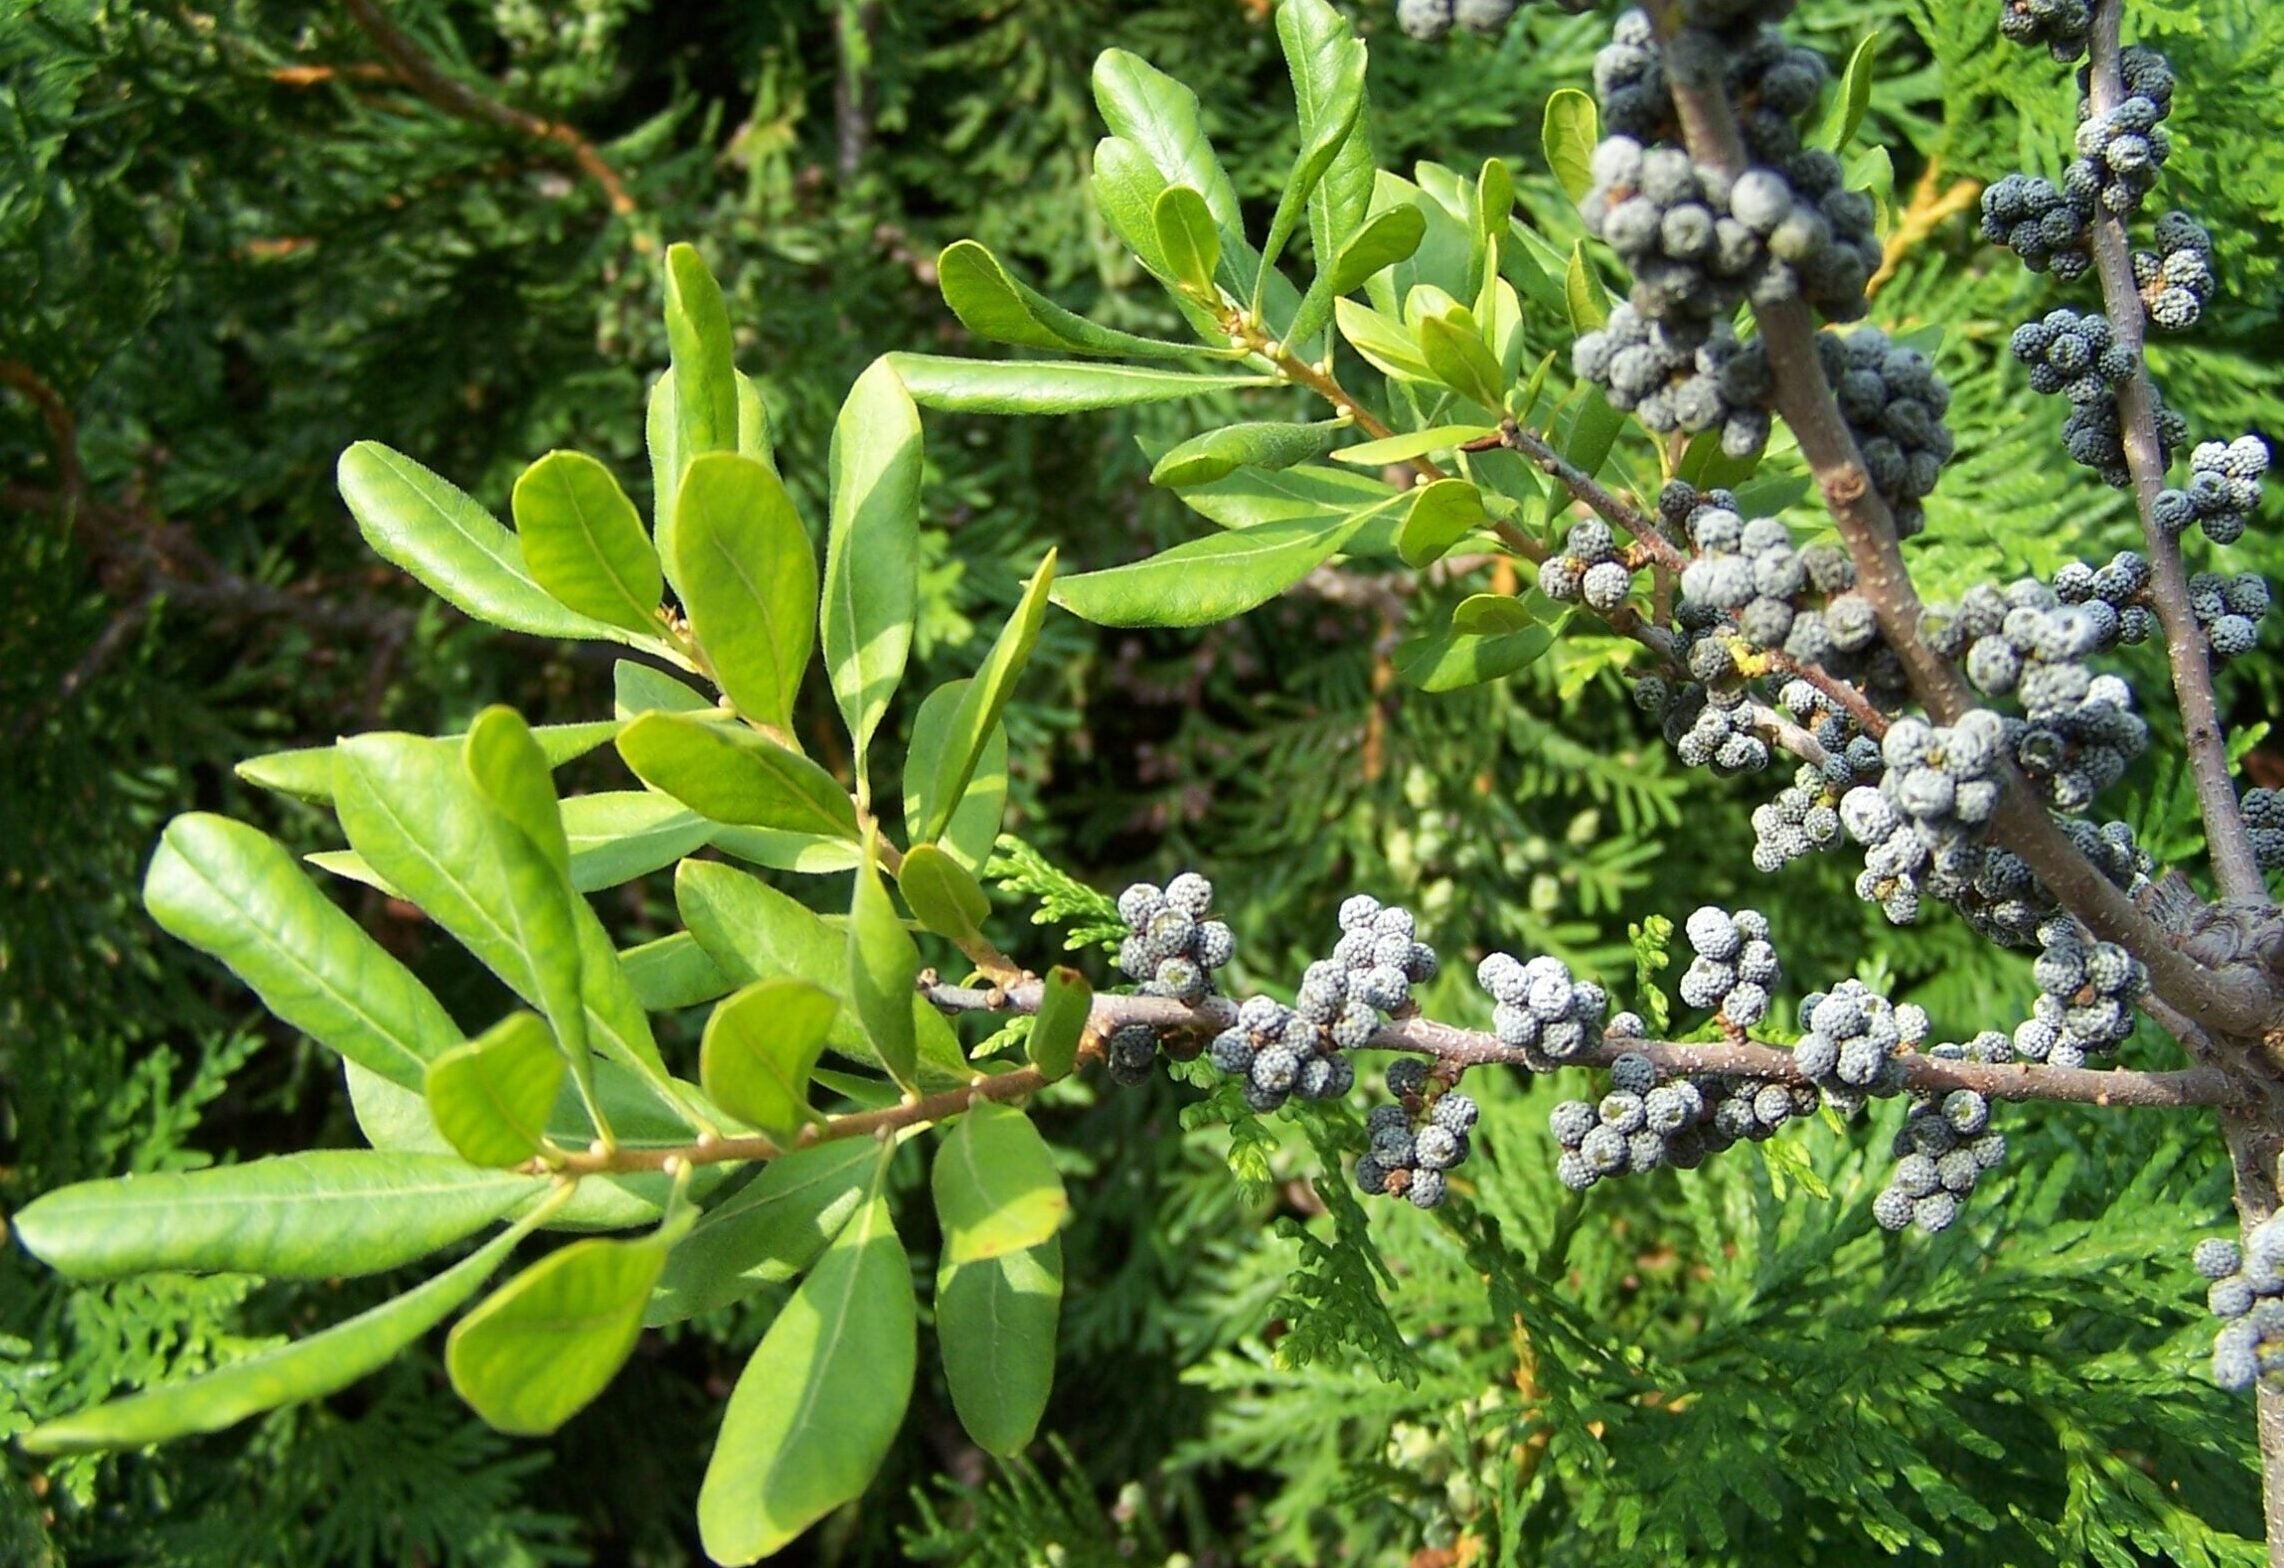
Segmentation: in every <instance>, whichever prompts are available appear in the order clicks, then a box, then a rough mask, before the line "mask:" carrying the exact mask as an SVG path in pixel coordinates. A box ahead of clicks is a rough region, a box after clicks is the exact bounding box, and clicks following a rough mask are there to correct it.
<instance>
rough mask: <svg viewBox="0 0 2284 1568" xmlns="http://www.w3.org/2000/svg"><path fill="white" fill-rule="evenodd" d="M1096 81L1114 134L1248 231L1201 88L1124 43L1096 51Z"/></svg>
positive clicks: (1099, 103) (1223, 219)
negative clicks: (1202, 110)
mask: <svg viewBox="0 0 2284 1568" xmlns="http://www.w3.org/2000/svg"><path fill="white" fill-rule="evenodd" d="M1093 85H1094V101H1095V107H1096V108H1097V109H1098V110H1100V111H1101V114H1102V118H1103V122H1104V123H1105V124H1107V125H1108V126H1109V127H1110V130H1111V134H1112V135H1114V136H1120V137H1124V138H1125V139H1126V140H1127V141H1129V142H1131V143H1133V145H1134V146H1135V147H1137V148H1138V149H1140V150H1141V152H1142V153H1143V155H1144V156H1146V157H1147V158H1148V159H1149V160H1150V162H1151V163H1152V164H1154V165H1155V166H1156V167H1157V170H1158V172H1159V174H1160V175H1162V176H1163V177H1164V178H1165V179H1166V181H1167V182H1168V183H1170V184H1177V185H1182V184H1186V185H1188V186H1189V187H1190V188H1191V189H1193V190H1195V191H1197V192H1198V193H1199V194H1200V195H1202V196H1203V197H1204V198H1205V205H1206V208H1207V210H1208V211H1209V212H1211V213H1212V215H1213V221H1214V222H1215V223H1216V224H1218V225H1219V226H1220V227H1222V228H1225V229H1231V230H1236V231H1239V232H1242V231H1243V229H1244V224H1245V218H1244V214H1243V213H1242V212H1241V211H1240V210H1239V208H1238V205H1237V187H1236V186H1235V185H1234V184H1232V183H1231V182H1230V178H1229V174H1228V171H1226V170H1225V169H1223V168H1222V166H1221V160H1220V159H1219V158H1218V157H1216V156H1215V154H1214V150H1213V144H1212V143H1210V142H1208V141H1207V140H1206V135H1205V126H1204V123H1203V121H1202V120H1201V119H1200V118H1199V115H1198V100H1197V94H1195V93H1193V92H1191V91H1190V90H1189V89H1188V88H1187V87H1184V86H1183V85H1182V84H1181V83H1180V82H1177V81H1175V80H1174V79H1173V78H1172V77H1171V76H1168V75H1167V74H1166V73H1165V72H1163V71H1161V70H1159V69H1158V68H1157V67H1156V66H1154V65H1151V64H1150V63H1149V62H1148V61H1147V60H1144V59H1143V58H1142V57H1141V56H1139V55H1135V54H1130V53H1128V52H1127V51H1126V50H1124V49H1105V50H1104V51H1103V52H1102V53H1101V54H1100V55H1098V56H1096V58H1095V62H1094V77H1093Z"/></svg>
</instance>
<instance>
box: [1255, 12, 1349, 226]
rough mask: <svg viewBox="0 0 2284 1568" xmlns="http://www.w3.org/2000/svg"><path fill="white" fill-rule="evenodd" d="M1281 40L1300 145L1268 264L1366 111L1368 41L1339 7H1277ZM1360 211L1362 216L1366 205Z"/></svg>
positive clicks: (1273, 222)
mask: <svg viewBox="0 0 2284 1568" xmlns="http://www.w3.org/2000/svg"><path fill="white" fill-rule="evenodd" d="M1277 40H1278V42H1279V43H1280V44H1281V45H1282V46H1283V48H1284V51H1285V62H1286V65H1287V67H1288V68H1289V69H1290V71H1291V72H1292V78H1293V95H1294V98H1295V107H1296V108H1297V109H1298V110H1299V111H1300V122H1301V147H1300V151H1299V152H1298V153H1296V154H1295V155H1294V157H1293V167H1292V172H1291V173H1289V174H1287V175H1286V176H1285V184H1284V188H1283V190H1281V191H1280V192H1279V193H1278V196H1277V210H1276V212H1275V213H1274V214H1273V215H1272V216H1271V218H1270V220H1269V235H1268V238H1267V239H1265V240H1264V241H1262V244H1261V264H1262V266H1264V267H1267V266H1272V265H1274V264H1275V262H1276V259H1277V257H1278V255H1279V254H1281V253H1282V252H1283V250H1284V248H1285V241H1286V240H1287V239H1289V238H1290V237H1291V235H1292V233H1293V230H1294V229H1296V228H1297V227H1299V225H1300V221H1301V216H1302V214H1303V213H1304V212H1305V211H1306V210H1307V204H1308V202H1309V200H1310V198H1311V197H1313V196H1314V195H1315V194H1316V190H1317V186H1318V184H1319V182H1320V181H1322V180H1323V179H1324V178H1325V175H1326V172H1327V171H1328V170H1330V169H1331V167H1332V162H1333V159H1334V158H1335V157H1336V156H1337V155H1338V154H1339V153H1340V151H1341V149H1342V148H1343V147H1344V146H1345V145H1346V144H1347V142H1348V136H1349V132H1350V131H1352V130H1353V129H1355V126H1356V121H1357V119H1358V117H1359V116H1360V115H1361V114H1362V113H1363V111H1364V63H1365V50H1364V45H1363V44H1361V43H1359V42H1358V41H1357V40H1356V38H1355V36H1354V35H1353V34H1352V33H1351V32H1350V30H1349V29H1348V27H1347V25H1346V23H1345V21H1344V20H1343V19H1342V18H1341V16H1340V13H1339V12H1337V11H1334V10H1333V9H1332V8H1331V7H1330V6H1328V5H1325V4H1323V3H1322V0H1288V3H1287V4H1285V5H1282V6H1280V7H1278V10H1277ZM1366 195H1367V196H1368V195H1369V192H1368V191H1367V192H1366ZM1355 216H1361V211H1360V210H1359V211H1358V212H1357V213H1356V214H1355ZM1328 232H1329V231H1328ZM1330 254H1331V252H1330V250H1329V248H1328V249H1326V250H1325V251H1324V252H1322V253H1320V257H1319V261H1320V265H1321V263H1322V259H1323V257H1325V256H1329V255H1330Z"/></svg>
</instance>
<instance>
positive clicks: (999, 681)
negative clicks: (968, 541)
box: [912, 550, 1055, 844]
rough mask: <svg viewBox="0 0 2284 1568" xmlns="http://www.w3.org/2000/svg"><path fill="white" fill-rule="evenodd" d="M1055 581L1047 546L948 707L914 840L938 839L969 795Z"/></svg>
mask: <svg viewBox="0 0 2284 1568" xmlns="http://www.w3.org/2000/svg"><path fill="white" fill-rule="evenodd" d="M1054 582H1055V552H1054V551H1052V550H1049V551H1048V552H1047V558H1046V559H1045V560H1043V561H1041V562H1040V563H1039V569H1038V570H1037V571H1036V572H1033V573H1032V574H1031V581H1030V582H1029V583H1027V584H1026V585H1025V586H1024V589H1023V597H1022V598H1021V599H1019V600H1018V601H1016V605H1015V608H1014V610H1013V611H1012V612H1010V613H1009V615H1008V617H1007V624H1006V625H1004V626H1002V627H1001V628H1000V629H999V637H998V639H997V640H996V641H995V642H993V643H992V645H991V652H990V653H988V654H986V655H984V660H983V663H982V665H981V666H980V667H979V668H978V669H977V670H976V672H975V675H974V677H973V678H972V679H971V680H970V681H969V682H968V685H967V688H966V689H965V690H964V691H962V692H961V693H960V703H959V706H958V707H957V708H955V709H953V710H952V717H951V720H950V722H949V724H947V725H946V727H945V731H944V742H943V746H942V749H941V751H940V752H939V753H938V756H937V759H936V778H935V783H934V785H933V786H932V787H931V789H930V791H929V801H930V809H929V813H928V817H927V820H926V821H925V822H923V823H922V824H921V826H920V827H919V828H918V829H917V830H915V831H914V832H913V834H912V841H913V842H914V843H916V844H917V843H924V842H928V841H932V840H934V839H936V838H938V837H940V836H941V835H942V834H943V832H944V830H945V828H946V827H947V826H948V825H949V824H950V822H951V815H952V811H953V810H954V808H956V807H957V806H958V805H959V802H960V799H961V797H962V796H963V795H965V794H966V793H967V787H968V781H969V780H970V779H972V778H974V777H975V768H976V763H977V761H978V759H980V758H981V757H982V755H983V748H984V744H985V742H987V741H988V740H989V739H990V738H991V734H992V732H993V731H994V730H995V729H997V728H998V726H999V716H1000V715H1001V714H1002V713H1003V712H1005V711H1006V709H1007V700H1008V698H1010V697H1012V696H1013V695H1014V694H1015V678H1016V677H1017V676H1018V675H1020V674H1021V673H1022V672H1023V664H1024V661H1025V660H1027V659H1029V658H1030V657H1031V648H1032V645H1033V644H1034V643H1036V642H1037V641H1038V640H1039V626H1040V623H1042V622H1043V621H1045V620H1046V618H1047V601H1048V594H1049V591H1050V590H1051V589H1052V588H1053V586H1054Z"/></svg>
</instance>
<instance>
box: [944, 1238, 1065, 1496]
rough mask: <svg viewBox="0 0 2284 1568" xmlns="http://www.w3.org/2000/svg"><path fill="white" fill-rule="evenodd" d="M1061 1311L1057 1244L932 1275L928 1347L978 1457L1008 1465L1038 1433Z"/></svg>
mask: <svg viewBox="0 0 2284 1568" xmlns="http://www.w3.org/2000/svg"><path fill="white" fill-rule="evenodd" d="M1062 1307H1063V1244H1062V1241H1061V1240H1060V1239H1059V1238H1057V1237H1054V1236H1050V1237H1048V1238H1047V1239H1046V1240H1045V1241H1043V1242H1041V1243H1040V1244H1039V1245H1038V1246H1036V1247H1031V1248H1027V1249H1026V1250H1024V1251H1022V1252H1010V1253H1006V1254H1004V1255H1003V1256H1000V1257H996V1258H986V1259H984V1260H982V1261H981V1262H976V1263H959V1264H954V1263H947V1264H945V1265H944V1266H943V1267H942V1268H941V1269H940V1270H939V1271H938V1273H937V1275H936V1341H937V1345H938V1347H939V1348H940V1349H941V1350H942V1352H943V1357H944V1381H945V1382H946V1383H948V1384H949V1385H950V1386H951V1391H952V1408H953V1409H954V1410H956V1411H957V1412H959V1417H960V1425H961V1426H963V1427H965V1428H967V1433H968V1436H970V1437H972V1438H974V1439H975V1440H976V1444H977V1446H978V1447H980V1448H982V1449H983V1450H984V1451H985V1452H986V1453H993V1454H998V1455H1000V1456H1001V1457H1003V1458H1012V1457H1014V1456H1015V1455H1016V1454H1019V1453H1021V1452H1022V1451H1023V1449H1024V1447H1025V1446H1026V1445H1027V1444H1028V1443H1029V1442H1030V1441H1031V1438H1032V1436H1033V1434H1035V1433H1036V1432H1037V1431H1038V1430H1039V1418H1040V1416H1041V1415H1043V1414H1045V1412H1046V1409H1047V1395H1048V1394H1049V1393H1050V1392H1051V1391H1052V1389H1053V1385H1054V1381H1055V1326H1056V1323H1057V1321H1058V1320H1059V1319H1060V1318H1061V1316H1062Z"/></svg>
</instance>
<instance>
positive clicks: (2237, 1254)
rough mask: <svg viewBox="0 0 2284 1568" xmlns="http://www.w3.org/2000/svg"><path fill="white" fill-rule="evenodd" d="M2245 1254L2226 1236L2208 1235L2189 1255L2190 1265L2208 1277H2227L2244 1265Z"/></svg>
mask: <svg viewBox="0 0 2284 1568" xmlns="http://www.w3.org/2000/svg"><path fill="white" fill-rule="evenodd" d="M2243 1261H2244V1255H2243V1253H2242V1252H2241V1251H2239V1250H2238V1248H2237V1244H2236V1243H2235V1242H2233V1241H2231V1240H2229V1239H2228V1238H2227V1237H2225V1236H2207V1237H2206V1238H2205V1239H2204V1240H2203V1241H2200V1242H2198V1243H2197V1250H2196V1251H2195V1252H2193V1253H2191V1254H2190V1255H2189V1265H2190V1267H2192V1268H2194V1269H2195V1270H2196V1271H2197V1272H2198V1273H2199V1274H2202V1275H2203V1276H2204V1277H2205V1278H2207V1279H2226V1278H2227V1277H2228V1276H2229V1275H2231V1274H2234V1273H2235V1272H2236V1271H2237V1270H2238V1268H2240V1267H2241V1266H2242V1265H2243Z"/></svg>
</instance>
